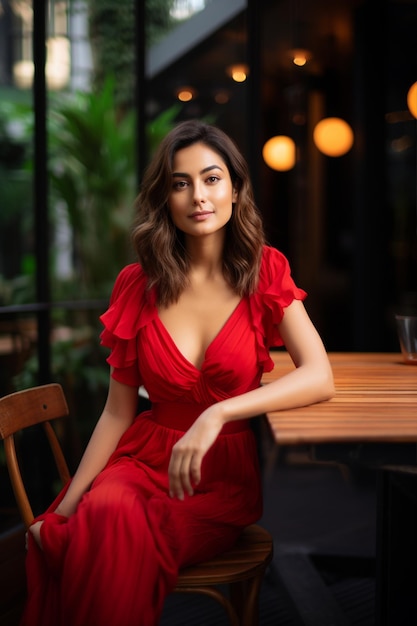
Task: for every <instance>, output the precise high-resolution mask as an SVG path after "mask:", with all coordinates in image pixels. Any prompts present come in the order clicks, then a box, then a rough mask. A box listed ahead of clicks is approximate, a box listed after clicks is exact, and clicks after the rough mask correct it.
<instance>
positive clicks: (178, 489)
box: [168, 450, 184, 500]
mask: <svg viewBox="0 0 417 626" xmlns="http://www.w3.org/2000/svg"><path fill="white" fill-rule="evenodd" d="M181 463H182V457H181V455H180V454H179V453H178V452H177V451H175V450H173V451H172V454H171V459H170V461H169V466H168V477H169V494H170V496H171V498H174V497H177V498H179V499H180V500H183V499H184V490H183V488H182V483H181V478H180V471H181Z"/></svg>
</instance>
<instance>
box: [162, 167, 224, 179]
mask: <svg viewBox="0 0 417 626" xmlns="http://www.w3.org/2000/svg"><path fill="white" fill-rule="evenodd" d="M211 170H221V171H222V172H223V168H222V167H220V165H209V166H208V167H205V168H204V169H202V170H201V171H200V172H199V173H200V174H206V173H207V172H211ZM172 175H173V176H175V178H190V175H189V174H187V173H185V172H172Z"/></svg>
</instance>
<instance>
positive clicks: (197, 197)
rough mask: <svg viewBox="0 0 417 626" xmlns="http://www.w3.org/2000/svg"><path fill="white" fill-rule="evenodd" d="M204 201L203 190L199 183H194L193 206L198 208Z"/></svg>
mask: <svg viewBox="0 0 417 626" xmlns="http://www.w3.org/2000/svg"><path fill="white" fill-rule="evenodd" d="M205 201H206V198H205V194H204V188H203V185H202V183H201V182H200V181H198V182H195V183H194V193H193V204H194V206H198V205H199V204H204V202H205Z"/></svg>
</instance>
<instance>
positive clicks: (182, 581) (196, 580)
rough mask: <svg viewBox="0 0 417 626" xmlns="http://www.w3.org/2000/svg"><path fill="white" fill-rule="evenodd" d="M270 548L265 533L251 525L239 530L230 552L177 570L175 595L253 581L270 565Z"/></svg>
mask: <svg viewBox="0 0 417 626" xmlns="http://www.w3.org/2000/svg"><path fill="white" fill-rule="evenodd" d="M272 546H273V542H272V537H271V535H270V534H269V533H268V531H267V530H265V529H264V528H262V527H261V526H258V525H257V524H252V525H251V526H248V527H247V528H245V529H244V530H243V532H242V534H241V536H240V537H239V539H238V541H237V542H236V544H235V546H233V548H231V549H230V550H227V551H226V552H224V553H223V554H220V555H219V556H216V557H214V558H213V559H210V560H209V561H205V562H204V563H200V564H198V565H191V566H189V567H186V568H184V569H183V570H181V571H180V575H179V579H178V582H177V587H176V591H180V590H181V588H183V587H201V586H205V585H217V584H218V585H221V584H229V583H234V582H239V581H243V580H248V579H251V578H253V577H256V576H258V575H259V574H262V573H263V572H264V571H265V568H266V567H267V565H268V564H269V563H270V562H271V560H272V551H273V550H272Z"/></svg>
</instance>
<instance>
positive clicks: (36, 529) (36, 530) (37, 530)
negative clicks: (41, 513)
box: [29, 520, 43, 550]
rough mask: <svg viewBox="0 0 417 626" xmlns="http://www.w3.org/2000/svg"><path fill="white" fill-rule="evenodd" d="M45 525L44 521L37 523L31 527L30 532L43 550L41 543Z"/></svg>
mask: <svg viewBox="0 0 417 626" xmlns="http://www.w3.org/2000/svg"><path fill="white" fill-rule="evenodd" d="M42 524H43V520H41V521H40V522H35V523H34V524H32V526H30V527H29V532H30V533H32V535H33V538H34V539H35V541H36V543H37V545H38V546H39V547H40V549H41V550H43V547H42V541H41V526H42Z"/></svg>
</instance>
